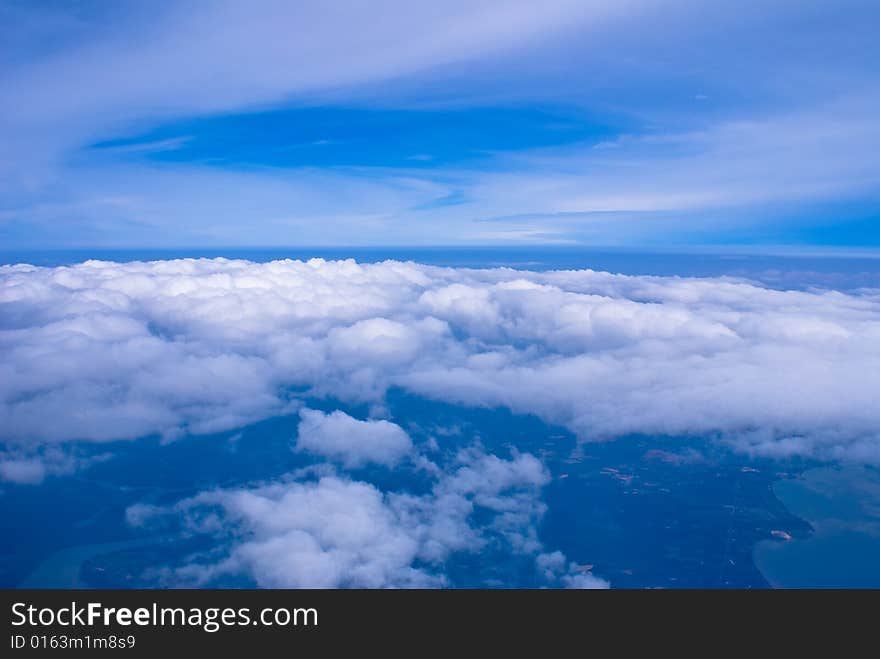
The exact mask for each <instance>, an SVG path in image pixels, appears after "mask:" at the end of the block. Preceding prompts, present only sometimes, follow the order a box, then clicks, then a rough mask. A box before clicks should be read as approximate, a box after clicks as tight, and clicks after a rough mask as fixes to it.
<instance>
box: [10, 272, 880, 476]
mask: <svg viewBox="0 0 880 659" xmlns="http://www.w3.org/2000/svg"><path fill="white" fill-rule="evenodd" d="M0 323H2V330H0V351H2V355H3V358H2V363H0V371H2V373H0V427H2V428H3V437H2V439H3V441H4V443H5V445H6V447H7V453H8V454H9V455H12V454H14V455H12V457H14V458H15V459H29V458H30V457H32V455H33V454H35V453H36V452H37V451H39V450H42V448H44V447H46V446H49V445H53V444H58V443H60V442H65V441H70V440H86V441H95V442H101V441H107V440H114V439H126V438H135V437H139V436H144V435H149V434H154V433H158V434H161V435H163V436H165V437H166V438H174V437H176V436H179V435H181V434H183V433H195V434H199V433H209V432H214V431H220V430H227V429H233V428H236V427H239V426H243V425H245V424H247V423H250V422H253V421H256V420H259V419H263V418H267V417H269V416H272V415H276V414H279V413H284V412H290V411H293V410H296V409H297V408H298V407H299V406H300V405H301V404H300V403H299V402H298V400H297V396H300V395H303V394H306V395H309V396H313V397H321V396H333V397H335V398H338V399H341V400H344V401H349V402H368V403H381V402H382V399H383V396H384V394H385V392H386V391H387V389H388V388H389V387H391V386H398V387H403V388H405V389H407V390H409V391H411V392H413V393H415V394H419V395H424V396H428V397H431V398H435V399H439V400H444V401H449V402H453V403H459V404H463V405H470V406H504V407H508V408H510V409H512V410H513V411H515V412H518V413H530V414H535V415H537V416H539V417H541V418H542V419H544V420H546V421H548V422H552V423H557V424H561V425H565V426H566V427H568V428H570V429H571V430H572V431H574V432H575V433H577V435H578V436H579V437H580V438H581V439H583V440H595V439H599V440H604V439H609V438H613V437H615V436H619V435H623V434H626V433H646V434H654V435H668V434H700V435H707V436H717V437H720V438H722V439H724V440H726V441H730V442H733V443H734V444H735V445H736V446H738V447H740V448H742V449H744V450H749V451H754V452H757V453H761V454H766V455H779V456H785V455H809V456H818V457H831V458H849V459H854V460H860V461H866V462H878V461H880V438H878V431H877V428H878V427H880V399H878V396H880V393H878V392H880V294H878V291H877V290H861V291H856V292H853V293H850V294H844V293H841V292H836V291H776V290H768V289H765V288H762V287H759V286H757V285H753V284H750V283H747V282H739V281H732V280H721V279H680V278H656V277H628V276H621V275H612V274H608V273H600V272H592V271H569V272H547V273H531V272H522V271H513V270H506V269H496V270H463V269H448V268H435V267H427V266H421V265H418V264H414V263H400V262H385V263H378V264H371V265H361V264H358V263H355V262H353V261H338V262H327V261H323V260H312V261H308V262H298V261H277V262H272V263H265V264H255V263H251V262H246V261H229V260H225V259H216V260H179V261H164V262H152V263H127V264H117V263H109V262H95V261H90V262H86V263H83V264H80V265H76V266H72V267H60V268H36V267H32V266H26V265H20V266H5V267H2V268H0ZM294 392H295V393H294ZM340 414H341V413H340ZM303 424H304V425H303V426H301V430H305V431H306V432H304V433H302V437H301V438H300V442H301V444H300V448H302V449H304V450H308V451H312V452H316V453H318V454H322V455H325V456H328V457H333V458H334V459H336V460H341V461H342V462H343V463H345V462H347V463H348V464H357V463H363V462H368V461H372V462H378V463H384V464H391V463H393V462H394V461H395V460H397V459H399V458H400V457H401V456H402V455H403V454H404V453H405V449H406V448H407V446H406V440H405V434H400V433H398V432H397V431H396V430H395V429H394V428H395V426H393V425H392V424H390V423H389V424H387V425H384V424H383V423H381V422H375V421H371V422H361V421H357V420H354V419H351V418H347V417H344V416H338V415H330V416H324V415H321V414H320V413H317V412H314V413H313V412H304V416H303ZM328 424H329V425H328ZM362 424H363V425H362ZM334 425H345V426H346V427H348V428H349V430H348V431H347V432H346V433H345V434H347V435H349V437H348V438H347V439H346V440H344V441H343V443H342V444H339V445H338V446H334V444H333V443H332V442H328V441H327V440H326V438H322V437H321V433H322V432H323V431H322V428H324V429H326V428H327V427H330V426H334ZM358 433H362V434H363V435H364V436H365V437H367V436H369V437H371V438H372V439H371V441H369V442H360V443H358V441H357V440H356V437H355V436H356V435H357V434H358ZM401 433H402V431H401ZM334 434H335V433H334ZM658 442H662V439H658Z"/></svg>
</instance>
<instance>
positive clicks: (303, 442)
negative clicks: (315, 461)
mask: <svg viewBox="0 0 880 659" xmlns="http://www.w3.org/2000/svg"><path fill="white" fill-rule="evenodd" d="M299 416H300V419H301V421H300V423H299V427H298V428H297V440H296V448H297V450H299V451H307V452H309V453H313V454H317V455H322V456H324V457H326V458H330V459H332V460H338V461H340V462H341V463H342V464H343V466H345V467H347V468H354V467H362V466H364V465H366V464H369V463H371V462H373V463H376V464H380V465H385V466H387V467H393V466H394V465H396V464H397V463H398V462H400V460H401V459H402V458H403V457H404V456H406V455H407V454H408V453H410V452H411V451H412V448H413V444H412V440H411V439H410V438H409V435H407V434H406V432H405V431H404V430H403V428H401V427H400V426H398V425H397V424H396V423H391V422H390V421H385V420H368V421H361V420H359V419H355V418H353V417H350V416H349V415H348V414H346V413H345V412H342V411H339V410H336V411H335V412H331V413H330V414H324V413H323V412H319V411H318V410H310V409H302V410H300V412H299Z"/></svg>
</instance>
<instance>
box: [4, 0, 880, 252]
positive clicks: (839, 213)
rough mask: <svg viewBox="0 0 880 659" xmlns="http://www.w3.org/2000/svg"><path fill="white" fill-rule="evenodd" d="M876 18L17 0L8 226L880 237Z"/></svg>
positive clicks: (745, 238)
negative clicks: (23, 0) (31, 0)
mask: <svg viewBox="0 0 880 659" xmlns="http://www.w3.org/2000/svg"><path fill="white" fill-rule="evenodd" d="M878 13H880V11H878V9H877V7H876V4H874V3H871V2H865V1H863V0H847V1H846V2H841V3H827V2H787V1H786V2H779V3H772V5H767V3H758V2H745V3H738V4H737V5H736V6H732V5H729V4H728V3H721V2H719V3H714V2H712V3H702V2H701V3H697V2H689V1H686V0H677V1H670V2H659V3H658V2H643V1H633V2H624V3H608V2H568V1H565V0H555V1H554V2H550V3H542V5H541V6H540V7H539V6H537V5H535V4H534V3H526V2H477V3H473V2H467V3H465V2H461V3H459V2H453V3H444V4H443V5H442V6H434V5H428V4H424V3H399V2H394V1H386V2H379V3H357V2H342V3H334V4H333V5H332V6H328V5H325V4H324V3H312V2H296V3H286V2H274V1H272V0H269V1H266V2H260V3H234V2H212V3H143V2H123V3H106V2H82V3H66V2H53V3H25V2H16V1H12V2H10V1H5V2H2V3H0V18H2V20H0V25H2V27H0V43H2V46H0V106H2V108H3V112H2V116H0V140H2V142H3V145H4V146H3V150H2V152H0V241H2V243H3V244H4V246H5V247H6V248H7V249H11V250H15V249H29V250H40V249H44V248H45V249H48V248H53V249H58V248H79V247H104V248H137V247H142V246H149V247H155V248H158V247H166V248H167V247H182V246H193V245H197V246H208V247H210V246H227V247H228V246H243V247H247V246H260V245H317V246H366V245H387V246H394V245H398V246H402V245H414V246H419V245H421V246H424V245H588V246H612V247H619V246H623V247H633V246H638V247H646V248H661V249H662V248H668V247H670V246H701V245H706V246H715V245H739V246H746V247H753V248H755V249H759V250H760V249H761V248H764V247H766V246H768V245H772V246H779V245H782V246H799V247H806V248H810V247H821V246H834V247H838V248H844V247H862V248H873V249H876V248H877V247H878V246H880V229H878V221H877V218H878V209H880V156H878V152H877V149H876V144H877V143H878V138H880V120H878V119H877V117H878V116H880V113H878V107H880V105H878V100H880V79H878V78H880V77H878V74H877V70H876V61H877V60H878V58H880V47H878V45H877V43H876V39H875V38H874V37H875V34H874V29H873V26H875V25H876V22H877V20H878V18H880V16H878Z"/></svg>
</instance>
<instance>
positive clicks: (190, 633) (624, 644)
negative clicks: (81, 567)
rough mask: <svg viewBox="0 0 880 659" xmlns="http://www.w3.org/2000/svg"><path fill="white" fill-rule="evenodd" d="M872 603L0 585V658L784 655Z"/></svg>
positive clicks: (724, 595) (854, 598)
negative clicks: (484, 652)
mask: <svg viewBox="0 0 880 659" xmlns="http://www.w3.org/2000/svg"><path fill="white" fill-rule="evenodd" d="M878 601H880V598H878V593H877V592H876V591H862V592H842V591H821V592H820V591H789V592H771V591H764V592H748V591H726V592H722V591H700V592H697V591H665V592H660V591H610V592H609V591H559V590H524V591H509V590H494V591H489V590H486V591H473V590H471V591H453V590H446V591H421V590H407V591H402V590H401V591H373V590H349V591H315V590H270V591H267V590H261V591H256V590H171V591H170V590H136V591H133V590H6V591H3V609H4V614H3V617H4V620H5V625H6V639H5V640H4V642H3V646H4V650H3V652H2V656H12V657H14V656H23V655H32V654H36V653H39V654H46V653H52V654H56V655H60V656H66V655H68V654H70V653H71V652H74V653H77V654H78V653H81V652H82V653H84V652H88V653H89V654H95V653H99V654H104V653H105V651H106V652H110V651H112V652H117V653H120V654H123V655H125V656H157V654H156V653H158V652H182V651H208V652H221V651H223V652H233V653H243V652H252V651H256V650H266V649H270V648H276V649H278V650H287V651H299V650H302V649H314V650H320V651H324V652H326V651H340V652H342V651H344V650H346V649H348V650H350V649H351V647H352V644H353V643H354V647H361V648H363V649H366V648H374V649H375V648H392V647H402V648H406V647H408V648H410V649H411V650H412V651H413V652H414V653H415V652H421V651H422V650H424V649H426V648H430V649H438V648H441V649H443V650H445V651H456V650H462V651H466V650H468V649H469V648H470V643H471V642H472V641H473V640H474V639H479V640H481V641H483V642H489V643H491V644H493V646H495V647H497V648H502V647H507V648H515V649H516V648H518V649H522V648H524V647H535V648H545V649H549V648H561V647H566V644H574V645H571V647H581V648H583V649H585V650H586V649H589V648H594V647H596V644H597V643H602V644H603V646H605V647H616V648H618V649H620V650H626V649H628V648H636V647H639V646H640V645H642V644H644V643H649V644H651V645H652V646H653V647H656V648H661V647H663V648H681V647H684V646H694V647H699V644H700V643H702V642H703V641H701V640H700V639H712V640H711V643H713V644H715V646H716V647H718V646H719V644H723V645H724V646H725V647H726V648H728V649H731V648H736V647H739V648H742V649H743V650H744V651H746V650H749V651H750V650H754V649H757V648H759V647H760V648H763V649H767V648H768V647H770V646H775V647H776V648H777V649H778V650H779V651H790V650H791V649H792V647H794V646H797V645H799V644H806V645H809V646H811V647H812V648H813V649H815V648H816V645H815V644H816V643H817V642H821V641H826V642H829V643H832V645H833V644H834V643H840V644H843V645H849V644H851V643H854V642H856V640H857V639H858V638H860V637H862V638H869V637H870V635H871V634H873V624H874V620H875V613H874V611H875V610H876V608H875V607H876V604H877V603H878ZM412 643H416V645H412ZM609 643H610V644H611V645H610V646H607V645H605V644H609ZM829 647H831V646H829Z"/></svg>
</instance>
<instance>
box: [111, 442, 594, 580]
mask: <svg viewBox="0 0 880 659" xmlns="http://www.w3.org/2000/svg"><path fill="white" fill-rule="evenodd" d="M548 481H549V474H548V473H547V470H546V468H545V467H544V466H543V465H542V464H541V462H540V461H539V460H538V459H537V458H535V457H534V456H532V455H528V454H515V455H514V456H513V457H512V458H511V459H508V460H505V459H501V458H499V457H497V456H494V455H487V454H485V453H482V452H480V451H479V450H477V449H470V450H467V451H462V452H460V453H459V454H458V455H457V456H456V459H455V460H454V463H453V464H452V465H450V466H449V467H448V468H447V469H446V470H444V471H442V472H441V473H439V474H438V476H437V478H436V479H435V480H434V482H433V486H432V488H431V489H430V491H429V492H428V493H426V494H422V495H413V494H408V493H402V492H393V491H389V492H383V491H381V490H379V489H377V488H376V487H375V486H374V485H372V484H370V483H367V482H363V481H353V480H350V479H348V478H345V477H341V476H338V475H335V474H332V475H324V476H322V477H321V478H319V479H317V480H305V481H302V480H295V479H293V478H289V479H286V480H282V481H277V482H273V483H268V484H261V485H256V486H253V487H250V488H238V489H225V490H213V491H208V492H202V493H201V494H198V495H196V496H195V497H192V498H189V499H186V500H183V501H181V502H179V503H177V504H176V505H175V506H173V507H172V508H170V509H162V508H159V507H156V506H144V505H138V506H133V507H131V508H130V509H129V511H128V519H129V522H130V523H132V524H135V525H139V524H145V523H149V521H150V520H151V519H153V518H155V517H157V516H163V515H169V514H170V515H172V517H173V516H178V517H179V518H181V519H182V520H183V522H184V526H185V528H186V529H187V530H188V531H189V532H191V533H196V534H206V535H208V536H209V537H216V543H217V546H218V547H219V549H218V550H217V551H215V552H213V553H212V555H211V556H208V557H206V556H199V557H192V558H190V560H188V561H187V562H186V563H185V564H184V565H181V566H178V567H176V568H172V569H166V570H164V571H163V572H162V573H160V579H161V580H162V581H163V582H164V583H165V584H167V585H211V584H213V583H217V582H218V580H222V579H223V578H225V577H230V576H240V575H244V576H247V577H249V578H250V579H252V580H253V581H254V582H256V583H257V584H258V585H259V586H261V587H275V588H277V587H288V588H300V587H312V588H332V587H366V588H380V587H433V586H444V585H455V584H453V583H451V582H450V580H449V578H448V576H447V575H446V574H445V572H444V567H445V565H446V562H447V561H448V560H449V559H450V557H454V555H456V554H460V553H465V554H467V553H475V552H484V551H487V550H492V551H499V552H503V553H505V554H507V555H513V556H524V557H529V556H535V558H534V562H535V565H536V566H537V567H539V568H540V569H539V570H537V571H536V572H537V578H539V579H541V580H542V581H541V582H542V583H546V584H549V585H567V583H568V582H567V579H568V578H570V577H572V575H571V574H568V573H567V572H566V561H565V557H564V556H563V555H562V554H561V553H560V552H554V553H553V561H552V565H551V566H549V567H548V566H547V563H548V561H547V560H546V559H544V558H541V554H540V553H539V552H541V550H542V546H541V543H540V542H539V541H538V540H537V532H536V525H537V523H538V521H539V520H540V518H541V516H542V515H543V513H544V505H543V504H542V503H541V500H540V490H541V488H542V487H543V485H545V484H546V483H547V482H548ZM587 577H589V578H592V579H593V580H594V583H593V585H598V586H601V585H603V584H604V582H602V581H601V580H600V579H598V578H595V577H592V576H591V575H586V576H585V577H584V578H585V579H587ZM584 583H587V582H586V581H585V582H584Z"/></svg>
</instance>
